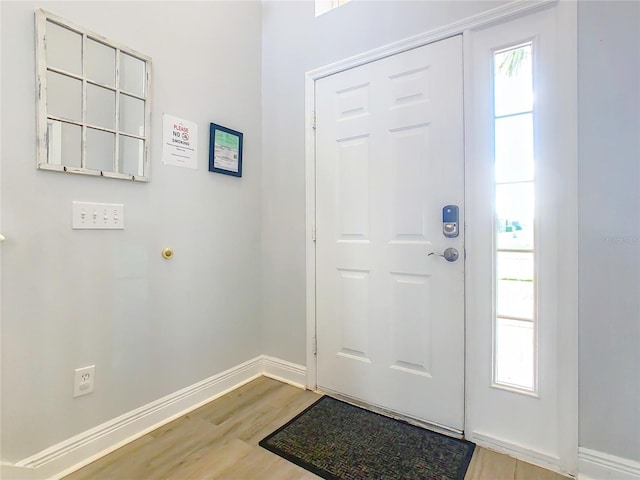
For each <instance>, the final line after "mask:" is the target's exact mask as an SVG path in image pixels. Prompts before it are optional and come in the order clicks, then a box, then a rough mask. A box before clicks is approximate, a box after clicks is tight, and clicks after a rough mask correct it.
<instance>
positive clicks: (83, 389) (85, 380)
mask: <svg viewBox="0 0 640 480" xmlns="http://www.w3.org/2000/svg"><path fill="white" fill-rule="evenodd" d="M95 374H96V366H95V365H91V366H89V367H82V368H76V370H75V373H74V375H73V396H74V397H79V396H81V395H86V394H87V393H91V392H93V380H94V377H95Z"/></svg>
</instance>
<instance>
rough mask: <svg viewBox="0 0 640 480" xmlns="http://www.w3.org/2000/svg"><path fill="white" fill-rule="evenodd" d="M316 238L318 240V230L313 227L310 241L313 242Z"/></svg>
mask: <svg viewBox="0 0 640 480" xmlns="http://www.w3.org/2000/svg"><path fill="white" fill-rule="evenodd" d="M317 238H318V230H317V228H316V227H313V230H311V240H313V241H314V242H315V241H316V239H317Z"/></svg>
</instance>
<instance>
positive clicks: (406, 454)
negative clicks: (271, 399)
mask: <svg viewBox="0 0 640 480" xmlns="http://www.w3.org/2000/svg"><path fill="white" fill-rule="evenodd" d="M260 446H262V447H264V448H266V449H267V450H270V451H271V452H273V453H275V454H277V455H280V456H281V457H283V458H285V459H287V460H289V461H290V462H293V463H295V464H296V465H299V466H301V467H302V468H305V469H306V470H309V471H310V472H313V473H315V474H316V475H318V476H320V477H322V478H326V479H330V480H364V479H372V480H373V479H375V480H383V479H389V480H391V479H393V480H398V479H402V480H414V479H416V480H417V479H421V480H463V479H464V475H465V473H466V471H467V468H468V467H469V462H470V461H471V456H472V455H473V449H474V448H475V444H473V443H471V442H467V441H465V440H458V439H455V438H451V437H447V436H446V435H442V434H440V433H435V432H431V431H429V430H425V429H424V428H420V427H416V426H414V425H410V424H408V423H405V422H401V421H399V420H394V419H392V418H389V417H385V416H383V415H379V414H377V413H373V412H369V411H367V410H364V409H362V408H359V407H355V406H353V405H350V404H348V403H345V402H341V401H340V400H336V399H334V398H331V397H328V396H324V397H322V398H321V399H320V400H318V401H317V402H316V403H314V404H313V405H311V406H310V407H309V408H307V409H306V410H305V411H304V412H302V413H301V414H300V415H298V416H297V417H295V418H294V419H293V420H291V421H290V422H289V423H287V424H286V425H284V426H283V427H281V428H279V429H278V430H276V431H275V432H273V433H272V434H271V435H269V436H267V437H266V438H265V439H264V440H262V441H261V442H260Z"/></svg>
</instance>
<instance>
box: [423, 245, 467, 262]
mask: <svg viewBox="0 0 640 480" xmlns="http://www.w3.org/2000/svg"><path fill="white" fill-rule="evenodd" d="M431 255H436V256H438V257H442V258H444V259H445V260H446V261H447V262H455V261H456V260H457V259H458V257H459V256H460V254H459V253H458V250H456V249H455V248H453V247H449V248H447V249H446V250H445V251H444V253H438V252H431V253H429V255H427V256H428V257H430V256H431Z"/></svg>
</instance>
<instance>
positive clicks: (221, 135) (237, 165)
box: [209, 123, 242, 177]
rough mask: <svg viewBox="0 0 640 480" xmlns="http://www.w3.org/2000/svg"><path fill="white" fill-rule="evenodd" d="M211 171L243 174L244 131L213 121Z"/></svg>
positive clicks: (239, 175) (210, 132)
mask: <svg viewBox="0 0 640 480" xmlns="http://www.w3.org/2000/svg"><path fill="white" fill-rule="evenodd" d="M209 171H210V172H217V173H224V174H225V175H233V176H234V177H241V176H242V132H237V131H235V130H231V129H230V128H227V127H223V126H221V125H216V124H215V123H212V124H211V126H210V130H209Z"/></svg>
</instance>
